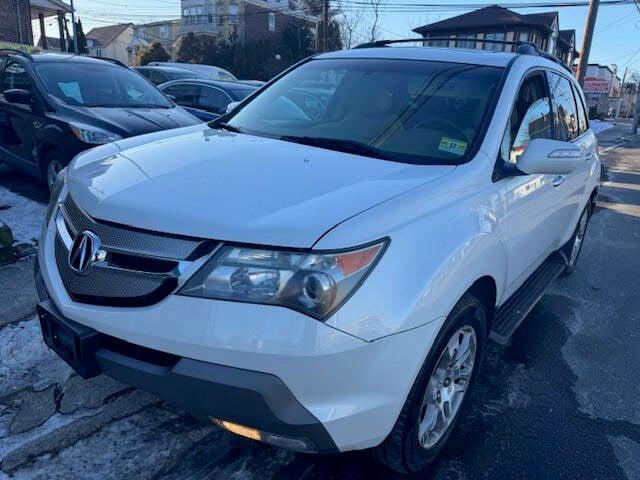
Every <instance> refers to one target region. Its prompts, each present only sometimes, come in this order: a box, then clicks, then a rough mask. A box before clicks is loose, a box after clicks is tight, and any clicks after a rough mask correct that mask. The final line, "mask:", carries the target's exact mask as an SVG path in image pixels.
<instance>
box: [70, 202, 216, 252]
mask: <svg viewBox="0 0 640 480" xmlns="http://www.w3.org/2000/svg"><path fill="white" fill-rule="evenodd" d="M60 210H61V211H62V214H63V215H64V218H65V220H66V224H67V226H68V229H69V233H70V236H71V238H74V237H75V236H76V235H77V234H78V233H79V232H82V231H84V230H90V231H91V232H93V233H95V234H96V235H98V237H100V239H101V241H102V246H103V247H104V249H105V250H111V251H118V252H123V253H127V254H133V255H143V256H147V257H158V258H167V259H172V260H187V259H189V258H190V256H191V255H192V254H193V253H194V252H195V251H196V249H197V248H198V247H199V246H201V245H202V244H203V243H204V242H205V241H206V240H201V239H193V238H185V237H178V236H174V235H164V234H160V233H154V232H149V231H142V230H138V229H134V228H130V227H126V226H121V225H112V224H107V223H105V222H101V221H100V220H94V219H93V218H91V217H90V216H89V215H88V214H86V213H85V212H84V211H82V209H81V208H80V207H78V206H77V205H76V203H75V202H74V201H73V199H72V198H71V195H67V198H66V199H65V200H64V202H63V203H62V205H60Z"/></svg>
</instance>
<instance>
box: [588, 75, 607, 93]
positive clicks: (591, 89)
mask: <svg viewBox="0 0 640 480" xmlns="http://www.w3.org/2000/svg"><path fill="white" fill-rule="evenodd" d="M610 89H611V83H610V82H609V80H604V79H602V78H593V77H587V78H585V79H584V87H583V90H584V93H608V92H609V90H610Z"/></svg>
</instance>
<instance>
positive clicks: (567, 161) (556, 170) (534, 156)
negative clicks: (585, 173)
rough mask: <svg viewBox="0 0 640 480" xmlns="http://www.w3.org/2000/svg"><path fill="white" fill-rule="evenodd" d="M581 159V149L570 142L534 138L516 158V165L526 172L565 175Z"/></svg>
mask: <svg viewBox="0 0 640 480" xmlns="http://www.w3.org/2000/svg"><path fill="white" fill-rule="evenodd" d="M583 161H584V156H583V153H582V149H580V148H579V147H576V146H575V145H574V144H572V143H569V142H560V141H558V140H550V139H547V138H535V139H533V140H531V142H529V145H527V147H526V148H525V150H524V152H523V153H522V155H521V156H520V158H519V159H518V163H517V167H518V169H519V170H521V171H522V172H524V173H526V174H558V175H566V174H568V173H571V172H573V171H574V170H575V169H576V168H578V166H579V165H580V163H582V162H583Z"/></svg>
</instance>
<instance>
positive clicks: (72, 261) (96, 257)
mask: <svg viewBox="0 0 640 480" xmlns="http://www.w3.org/2000/svg"><path fill="white" fill-rule="evenodd" d="M103 257H104V252H103V251H102V250H100V237H98V236H97V235H96V234H95V233H93V232H90V231H88V230H85V231H84V232H82V233H80V234H78V236H76V239H75V240H74V241H73V245H71V250H69V267H71V270H73V271H74V272H76V273H77V274H78V275H86V274H88V273H89V269H90V268H91V265H93V264H94V263H96V262H98V261H100V260H102V259H103Z"/></svg>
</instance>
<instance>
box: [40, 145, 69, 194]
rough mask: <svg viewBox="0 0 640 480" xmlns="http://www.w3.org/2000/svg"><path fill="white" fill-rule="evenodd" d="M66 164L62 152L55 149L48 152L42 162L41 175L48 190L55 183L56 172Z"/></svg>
mask: <svg viewBox="0 0 640 480" xmlns="http://www.w3.org/2000/svg"><path fill="white" fill-rule="evenodd" d="M66 166H67V162H66V161H65V159H64V157H63V156H62V154H60V153H59V152H57V151H55V150H54V151H52V152H49V153H48V154H47V156H46V157H45V159H44V162H42V176H43V178H44V181H45V183H46V184H47V188H48V189H49V191H50V192H51V189H52V188H53V185H54V184H55V183H56V179H57V178H58V173H60V171H61V170H62V169H63V168H64V167H66Z"/></svg>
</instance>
